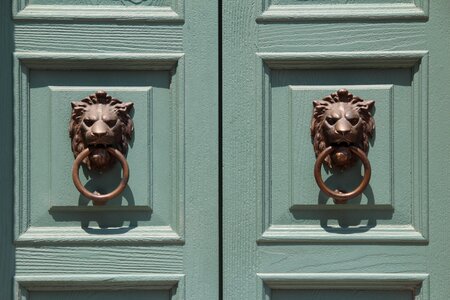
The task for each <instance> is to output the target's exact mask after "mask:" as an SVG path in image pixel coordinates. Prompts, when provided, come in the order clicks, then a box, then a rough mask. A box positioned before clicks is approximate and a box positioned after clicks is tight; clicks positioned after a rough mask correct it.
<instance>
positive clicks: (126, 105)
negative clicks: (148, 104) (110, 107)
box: [116, 102, 133, 114]
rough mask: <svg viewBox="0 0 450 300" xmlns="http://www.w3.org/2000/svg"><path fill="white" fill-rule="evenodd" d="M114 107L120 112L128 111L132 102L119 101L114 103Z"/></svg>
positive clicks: (131, 106)
mask: <svg viewBox="0 0 450 300" xmlns="http://www.w3.org/2000/svg"><path fill="white" fill-rule="evenodd" d="M116 108H117V110H118V111H120V112H125V113H127V114H128V113H130V111H131V109H132V108H133V102H125V103H120V104H117V105H116Z"/></svg>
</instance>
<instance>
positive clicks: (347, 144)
mask: <svg viewBox="0 0 450 300" xmlns="http://www.w3.org/2000/svg"><path fill="white" fill-rule="evenodd" d="M330 146H333V147H335V148H340V147H351V146H355V144H354V143H352V142H349V141H339V142H334V143H330Z"/></svg>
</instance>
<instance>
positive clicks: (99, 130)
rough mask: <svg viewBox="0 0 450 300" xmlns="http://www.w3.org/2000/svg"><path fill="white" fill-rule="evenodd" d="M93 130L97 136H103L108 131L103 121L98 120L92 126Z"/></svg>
mask: <svg viewBox="0 0 450 300" xmlns="http://www.w3.org/2000/svg"><path fill="white" fill-rule="evenodd" d="M91 130H92V134H93V135H95V136H96V137H102V136H104V135H106V133H107V130H106V126H105V125H104V124H101V122H96V123H95V124H94V125H93V126H92V129H91Z"/></svg>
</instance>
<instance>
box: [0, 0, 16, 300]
mask: <svg viewBox="0 0 450 300" xmlns="http://www.w3.org/2000/svg"><path fill="white" fill-rule="evenodd" d="M10 11H11V1H0V45H1V46H0V66H1V67H0V107H1V110H2V114H3V116H2V117H1V118H0V127H1V128H3V131H4V132H3V134H2V143H0V165H1V172H0V189H1V191H2V192H1V196H0V236H1V239H2V240H1V242H0V291H1V297H2V299H5V300H10V299H12V297H13V294H12V293H13V289H12V287H13V283H12V278H13V276H14V246H13V243H12V241H13V237H12V234H13V222H14V221H13V214H11V212H12V210H13V204H14V196H13V176H11V174H13V172H14V171H13V161H14V160H13V120H12V116H13V100H12V76H11V70H12V60H11V58H12V56H11V54H12V51H13V26H12V22H11V18H10V15H9V12H10Z"/></svg>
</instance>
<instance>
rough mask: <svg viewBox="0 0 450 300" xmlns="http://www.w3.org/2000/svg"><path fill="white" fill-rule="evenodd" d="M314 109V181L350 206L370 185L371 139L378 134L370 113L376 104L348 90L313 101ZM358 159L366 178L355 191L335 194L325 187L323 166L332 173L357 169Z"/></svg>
mask: <svg viewBox="0 0 450 300" xmlns="http://www.w3.org/2000/svg"><path fill="white" fill-rule="evenodd" d="M313 106H314V110H313V116H312V120H311V136H312V138H313V144H314V152H315V154H316V157H317V159H316V163H315V165H314V178H315V179H316V182H317V185H318V186H319V188H320V189H321V190H322V191H323V192H324V193H325V194H327V195H328V196H330V197H332V198H333V199H334V201H335V203H337V204H342V203H346V202H347V200H349V199H351V198H354V197H357V196H359V195H360V194H361V193H362V192H363V191H364V190H365V188H366V187H367V185H368V184H369V181H370V176H371V167H370V162H369V160H368V159H367V152H368V150H369V139H370V138H371V137H372V135H373V132H374V130H375V121H374V119H373V117H372V115H371V113H370V111H371V110H372V108H373V106H374V101H364V100H362V99H361V98H359V97H355V96H353V95H352V94H350V93H349V92H348V91H347V90H346V89H340V90H339V91H337V92H336V93H332V94H331V95H329V96H327V97H325V98H323V99H322V100H316V101H313ZM357 158H359V159H360V160H361V162H362V163H363V165H364V177H363V180H362V182H361V183H360V184H359V186H358V187H357V188H356V189H355V190H353V191H351V192H342V191H339V190H334V191H333V190H331V189H330V188H329V187H327V186H326V185H325V183H324V182H323V180H322V177H321V167H322V164H323V163H325V165H326V167H328V168H329V169H331V170H344V169H347V168H349V167H351V166H352V165H354V164H355V162H356V159H357Z"/></svg>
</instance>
